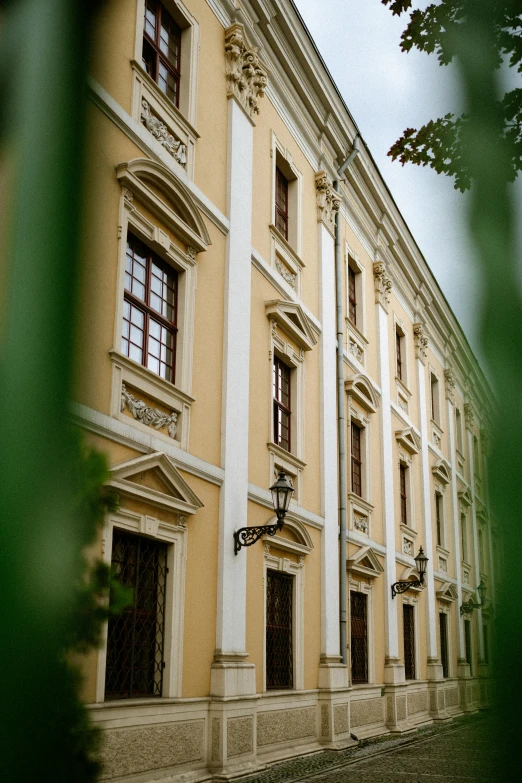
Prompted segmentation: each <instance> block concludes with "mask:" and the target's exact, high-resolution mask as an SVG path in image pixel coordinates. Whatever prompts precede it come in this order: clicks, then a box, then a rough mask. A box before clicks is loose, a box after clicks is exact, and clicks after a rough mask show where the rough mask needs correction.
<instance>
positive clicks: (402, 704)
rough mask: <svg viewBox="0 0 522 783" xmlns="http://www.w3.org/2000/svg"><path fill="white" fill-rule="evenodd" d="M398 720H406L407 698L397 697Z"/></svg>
mask: <svg viewBox="0 0 522 783" xmlns="http://www.w3.org/2000/svg"><path fill="white" fill-rule="evenodd" d="M397 720H398V721H399V720H406V696H397Z"/></svg>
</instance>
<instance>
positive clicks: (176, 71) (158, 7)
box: [142, 0, 182, 109]
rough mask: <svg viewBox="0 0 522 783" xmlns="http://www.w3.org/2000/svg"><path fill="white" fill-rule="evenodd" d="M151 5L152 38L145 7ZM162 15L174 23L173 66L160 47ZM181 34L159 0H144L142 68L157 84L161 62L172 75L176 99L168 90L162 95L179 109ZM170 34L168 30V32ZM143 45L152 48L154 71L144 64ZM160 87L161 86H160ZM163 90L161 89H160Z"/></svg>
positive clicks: (178, 27)
mask: <svg viewBox="0 0 522 783" xmlns="http://www.w3.org/2000/svg"><path fill="white" fill-rule="evenodd" d="M148 6H151V7H154V8H155V14H156V29H155V31H154V38H151V37H150V35H149V34H148V32H147V7H148ZM164 17H167V18H168V21H169V22H170V24H171V25H174V26H175V28H176V30H177V47H178V48H177V62H176V65H175V66H174V65H173V64H172V63H171V61H170V60H169V59H168V58H167V57H165V55H164V54H163V52H162V51H161V49H160V34H161V22H162V19H163V18H164ZM181 34H182V30H181V28H180V26H179V25H178V24H177V22H176V21H175V19H173V17H172V15H171V14H169V12H168V11H167V9H166V8H165V6H164V5H163V3H162V2H161V1H160V0H145V11H144V23H143V45H142V60H143V63H144V68H145V70H146V71H147V73H148V74H149V76H150V77H151V79H153V81H155V82H156V84H157V85H158V87H159V86H160V85H159V67H160V64H162V65H163V66H164V67H165V68H166V69H167V71H168V73H170V75H171V76H173V77H174V80H175V84H176V100H175V101H173V100H172V99H171V98H170V97H169V95H168V92H167V93H164V95H165V96H166V97H167V99H168V100H169V101H170V102H171V103H173V104H174V106H175V107H176V108H177V109H179V95H180V84H181V72H180V66H181ZM169 35H170V32H169ZM145 45H147V46H149V47H150V49H151V50H152V52H153V54H154V55H155V73H154V74H152V73H149V71H148V69H147V67H146V66H145V61H144V55H143V51H144V47H145ZM160 89H161V87H160ZM161 91H162V92H163V90H161Z"/></svg>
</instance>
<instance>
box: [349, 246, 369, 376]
mask: <svg viewBox="0 0 522 783" xmlns="http://www.w3.org/2000/svg"><path fill="white" fill-rule="evenodd" d="M344 258H345V293H346V316H345V324H346V352H347V354H348V355H349V357H350V359H351V360H353V361H354V368H355V369H356V370H357V371H360V370H361V369H362V368H364V366H365V364H366V350H367V347H368V344H369V343H368V338H367V337H366V331H365V330H366V298H365V291H366V270H365V268H364V266H363V265H362V264H361V263H360V261H359V255H358V253H356V252H355V251H354V250H353V249H352V248H351V246H350V245H349V244H348V242H347V243H346V246H345V256H344ZM350 268H351V269H353V271H354V272H355V298H356V301H357V324H354V323H353V321H351V320H350V317H349V312H350V309H349V301H348V299H349V292H350V281H349V277H348V269H350Z"/></svg>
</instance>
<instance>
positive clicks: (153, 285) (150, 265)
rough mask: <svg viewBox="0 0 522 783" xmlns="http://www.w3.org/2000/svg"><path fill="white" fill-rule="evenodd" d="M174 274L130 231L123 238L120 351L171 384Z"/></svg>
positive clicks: (176, 282)
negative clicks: (123, 274)
mask: <svg viewBox="0 0 522 783" xmlns="http://www.w3.org/2000/svg"><path fill="white" fill-rule="evenodd" d="M177 300H178V275H177V273H176V272H175V271H174V270H173V269H172V268H171V267H169V266H168V264H165V263H164V262H163V261H162V260H161V259H160V258H158V256H156V254H155V253H153V252H152V250H149V248H148V247H146V245H144V244H143V242H140V240H139V239H136V237H134V236H133V235H132V234H129V235H128V237H127V255H126V259H125V294H124V302H123V322H122V337H121V352H122V353H123V354H125V356H129V357H130V358H131V359H134V361H135V362H138V364H142V365H143V366H145V367H148V368H149V370H152V372H154V373H156V375H159V376H160V377H161V378H165V380H167V381H170V382H171V383H174V380H175V377H174V368H175V362H176V334H177V331H178V330H177V327H176V321H177Z"/></svg>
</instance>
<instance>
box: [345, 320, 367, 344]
mask: <svg viewBox="0 0 522 783" xmlns="http://www.w3.org/2000/svg"><path fill="white" fill-rule="evenodd" d="M344 320H345V321H346V326H347V327H348V328H349V329H350V330H351V331H353V332H354V334H355V337H357V338H358V339H359V340H362V341H363V343H364V344H365V345H369V344H370V341H369V340H368V338H367V337H366V336H365V335H364V334H363V333H362V332H361V330H360V329H359V327H357V326H356V325H355V324H354V322H353V321H352V320H350V318H345V319H344Z"/></svg>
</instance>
